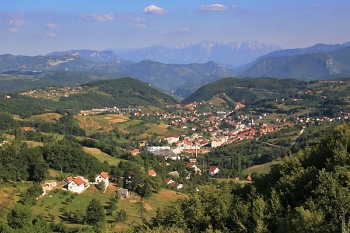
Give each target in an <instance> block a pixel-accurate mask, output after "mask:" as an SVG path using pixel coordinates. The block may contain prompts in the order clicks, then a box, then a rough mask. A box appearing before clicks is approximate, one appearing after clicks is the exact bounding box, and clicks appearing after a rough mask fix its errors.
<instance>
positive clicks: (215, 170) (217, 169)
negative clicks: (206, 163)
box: [208, 166, 220, 176]
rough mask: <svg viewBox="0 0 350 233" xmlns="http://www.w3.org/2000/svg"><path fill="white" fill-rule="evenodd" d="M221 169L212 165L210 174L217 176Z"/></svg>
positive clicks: (209, 170)
mask: <svg viewBox="0 0 350 233" xmlns="http://www.w3.org/2000/svg"><path fill="white" fill-rule="evenodd" d="M219 171H220V169H219V168H218V167H215V166H212V167H210V168H209V169H208V174H209V176H215V175H216V174H218V173H219Z"/></svg>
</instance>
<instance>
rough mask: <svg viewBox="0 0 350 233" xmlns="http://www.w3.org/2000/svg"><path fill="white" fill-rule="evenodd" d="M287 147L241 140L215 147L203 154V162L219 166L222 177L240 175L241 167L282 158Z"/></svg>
mask: <svg viewBox="0 0 350 233" xmlns="http://www.w3.org/2000/svg"><path fill="white" fill-rule="evenodd" d="M289 152H290V150H289V148H288V147H287V148H284V147H279V146H278V147H273V146H266V145H265V144H263V143H261V142H257V141H255V140H253V141H247V140H244V141H241V142H239V143H232V144H229V145H225V146H221V147H217V148H215V149H214V150H212V151H211V152H209V153H207V154H206V155H205V163H206V164H209V165H215V166H219V167H220V169H221V172H220V174H221V175H222V176H223V177H227V176H240V175H241V172H242V170H243V169H245V168H248V167H251V166H253V165H257V164H263V163H267V162H271V161H273V160H276V159H278V158H283V157H285V156H286V155H288V154H289Z"/></svg>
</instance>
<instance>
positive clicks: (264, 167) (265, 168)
mask: <svg viewBox="0 0 350 233" xmlns="http://www.w3.org/2000/svg"><path fill="white" fill-rule="evenodd" d="M278 164H280V161H272V162H269V163H265V164H261V165H255V166H252V167H250V168H247V169H244V170H243V174H245V175H251V174H252V173H254V172H256V173H258V174H266V173H268V172H270V170H271V167H273V166H277V165H278Z"/></svg>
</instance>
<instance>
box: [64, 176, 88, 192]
mask: <svg viewBox="0 0 350 233" xmlns="http://www.w3.org/2000/svg"><path fill="white" fill-rule="evenodd" d="M68 190H69V191H71V192H73V193H82V192H83V191H84V190H85V182H84V180H83V179H82V178H81V177H79V176H78V177H76V178H74V179H73V180H72V181H71V182H70V183H69V184H68Z"/></svg>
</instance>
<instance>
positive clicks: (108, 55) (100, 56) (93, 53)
mask: <svg viewBox="0 0 350 233" xmlns="http://www.w3.org/2000/svg"><path fill="white" fill-rule="evenodd" d="M52 55H71V56H79V57H81V58H82V59H85V60H87V61H92V62H101V63H117V64H119V63H120V58H119V57H118V56H117V55H116V54H115V53H114V52H113V51H111V50H89V49H85V50H68V51H60V52H53V53H49V54H47V55H46V56H52Z"/></svg>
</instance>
